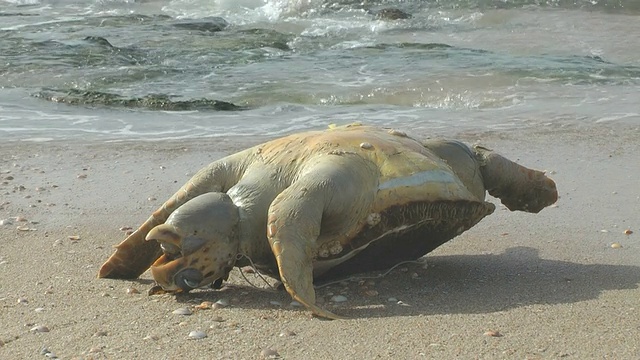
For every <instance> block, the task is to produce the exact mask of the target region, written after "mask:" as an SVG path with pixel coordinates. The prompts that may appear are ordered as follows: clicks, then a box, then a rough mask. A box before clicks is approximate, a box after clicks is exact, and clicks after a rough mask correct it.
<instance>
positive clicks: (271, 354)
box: [260, 349, 280, 359]
mask: <svg viewBox="0 0 640 360" xmlns="http://www.w3.org/2000/svg"><path fill="white" fill-rule="evenodd" d="M260 357H261V358H262V359H277V358H279V357H280V354H278V352H277V351H275V350H273V349H264V350H262V351H260Z"/></svg>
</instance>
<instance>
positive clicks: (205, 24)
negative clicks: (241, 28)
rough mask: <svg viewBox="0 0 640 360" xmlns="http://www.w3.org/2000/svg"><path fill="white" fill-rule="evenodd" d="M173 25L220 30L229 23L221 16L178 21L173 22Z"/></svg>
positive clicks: (211, 30)
mask: <svg viewBox="0 0 640 360" xmlns="http://www.w3.org/2000/svg"><path fill="white" fill-rule="evenodd" d="M173 26H175V27H177V28H180V29H187V30H193V31H202V32H218V31H222V30H224V29H225V28H226V27H227V26H229V23H228V22H227V21H226V20H225V19H223V18H221V17H206V18H202V19H189V20H180V21H176V22H175V23H173Z"/></svg>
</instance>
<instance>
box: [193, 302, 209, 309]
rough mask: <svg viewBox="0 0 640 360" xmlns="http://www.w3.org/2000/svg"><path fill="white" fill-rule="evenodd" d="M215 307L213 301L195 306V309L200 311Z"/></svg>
mask: <svg viewBox="0 0 640 360" xmlns="http://www.w3.org/2000/svg"><path fill="white" fill-rule="evenodd" d="M212 307H213V303H212V302H211V301H203V302H201V303H200V304H198V305H196V306H194V309H198V310H209V309H211V308H212Z"/></svg>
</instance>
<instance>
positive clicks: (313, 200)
mask: <svg viewBox="0 0 640 360" xmlns="http://www.w3.org/2000/svg"><path fill="white" fill-rule="evenodd" d="M296 188H297V187H295V186H293V187H289V188H288V189H286V190H285V191H283V192H282V193H280V195H278V197H276V199H275V200H274V201H273V203H272V205H271V207H270V209H269V216H268V220H267V238H268V239H269V244H270V245H271V250H272V251H273V254H274V256H275V258H276V262H277V264H278V272H279V273H280V280H281V281H282V284H283V285H284V287H285V289H286V290H287V292H288V293H289V295H291V297H292V298H293V299H294V300H295V301H297V302H299V303H301V304H302V305H304V306H305V307H307V309H309V310H311V311H312V312H313V314H314V315H316V316H320V317H324V318H327V319H341V317H340V316H338V315H336V314H334V313H332V312H330V311H327V310H325V309H323V308H321V307H319V306H318V305H316V293H315V290H314V288H313V264H312V260H313V257H314V247H315V244H314V242H315V240H316V239H317V238H318V235H319V234H320V223H321V221H322V212H323V203H324V201H322V199H318V198H317V197H313V196H312V197H309V196H307V195H309V194H305V196H304V198H301V197H300V196H299V195H300V192H299V191H300V190H301V189H299V188H298V189H296Z"/></svg>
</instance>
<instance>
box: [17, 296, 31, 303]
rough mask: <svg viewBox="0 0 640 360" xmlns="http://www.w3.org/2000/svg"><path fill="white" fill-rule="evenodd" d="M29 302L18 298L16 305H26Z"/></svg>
mask: <svg viewBox="0 0 640 360" xmlns="http://www.w3.org/2000/svg"><path fill="white" fill-rule="evenodd" d="M28 303H29V300H27V299H26V298H23V297H21V298H18V304H28Z"/></svg>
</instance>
